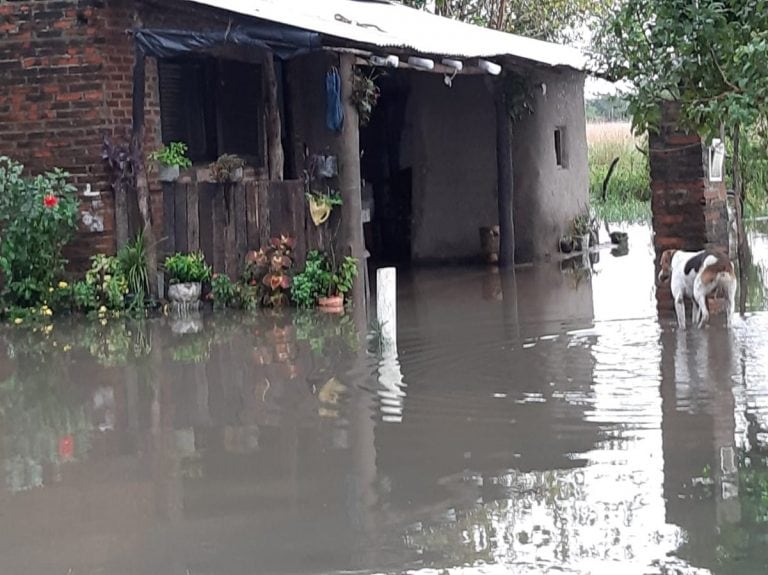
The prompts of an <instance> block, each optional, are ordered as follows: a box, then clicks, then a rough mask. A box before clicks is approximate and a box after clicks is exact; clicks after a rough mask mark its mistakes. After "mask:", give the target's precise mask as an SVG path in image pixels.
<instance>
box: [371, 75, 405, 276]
mask: <svg viewBox="0 0 768 575" xmlns="http://www.w3.org/2000/svg"><path fill="white" fill-rule="evenodd" d="M376 83H377V85H378V86H379V88H380V90H381V96H380V98H379V102H378V105H377V106H376V107H375V108H374V111H373V114H372V116H371V121H370V122H369V123H368V125H367V126H365V127H363V128H362V129H361V131H360V149H361V151H362V158H361V165H360V168H361V174H362V177H363V180H364V185H363V208H364V210H365V214H370V219H369V221H368V222H366V223H364V224H363V228H364V231H365V242H366V248H367V249H368V251H369V252H370V254H371V260H372V261H373V262H375V263H376V264H378V265H393V264H407V263H409V262H410V260H411V220H412V208H411V205H412V204H411V196H412V179H413V177H412V170H411V167H410V165H407V164H406V163H405V161H404V158H402V154H401V151H402V138H403V132H404V127H405V122H406V106H407V103H408V85H409V82H408V77H407V75H405V74H402V73H396V72H390V73H388V74H386V75H382V76H381V77H380V78H379V79H378V80H377V82H376ZM365 214H364V219H365Z"/></svg>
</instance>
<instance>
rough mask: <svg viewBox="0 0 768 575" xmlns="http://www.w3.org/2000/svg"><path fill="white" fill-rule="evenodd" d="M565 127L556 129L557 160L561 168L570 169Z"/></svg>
mask: <svg viewBox="0 0 768 575" xmlns="http://www.w3.org/2000/svg"><path fill="white" fill-rule="evenodd" d="M566 142H567V140H566V137H565V127H564V126H560V127H558V128H555V160H556V161H557V166H558V167H559V168H567V167H568V149H567V147H566Z"/></svg>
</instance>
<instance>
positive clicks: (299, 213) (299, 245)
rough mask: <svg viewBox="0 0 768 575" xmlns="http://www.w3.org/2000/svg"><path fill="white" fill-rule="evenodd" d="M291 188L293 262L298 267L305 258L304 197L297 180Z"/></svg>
mask: <svg viewBox="0 0 768 575" xmlns="http://www.w3.org/2000/svg"><path fill="white" fill-rule="evenodd" d="M298 184H299V185H298V186H296V185H294V186H293V189H292V190H291V216H292V220H293V230H294V231H293V237H294V240H295V245H294V249H293V260H294V264H295V265H296V267H298V268H303V267H304V262H305V261H306V258H307V235H306V214H307V209H306V199H305V198H304V186H303V185H301V182H298Z"/></svg>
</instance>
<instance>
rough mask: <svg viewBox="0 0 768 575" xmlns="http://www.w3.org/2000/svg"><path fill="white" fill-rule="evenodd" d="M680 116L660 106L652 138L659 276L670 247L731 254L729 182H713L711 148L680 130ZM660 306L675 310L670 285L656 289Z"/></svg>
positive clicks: (673, 106)
mask: <svg viewBox="0 0 768 575" xmlns="http://www.w3.org/2000/svg"><path fill="white" fill-rule="evenodd" d="M678 117H679V106H678V105H677V104H675V103H673V102H665V103H664V104H662V122H661V129H660V131H659V133H658V134H651V135H650V138H649V142H650V166H651V189H652V192H653V195H652V199H651V210H652V212H653V232H654V239H653V246H654V248H655V251H656V273H657V275H658V271H659V268H658V262H659V259H660V257H661V253H662V252H663V251H664V250H667V249H682V250H689V251H696V250H701V249H704V248H715V249H721V250H724V251H725V253H728V212H727V208H726V190H725V183H724V182H710V181H709V174H708V170H709V148H708V146H707V145H705V144H704V142H703V141H702V139H701V138H700V137H699V136H698V135H696V134H690V133H688V132H683V131H681V130H680V129H679V128H678V125H677V120H678ZM656 302H657V307H658V309H659V311H660V312H665V313H666V312H671V311H672V310H673V309H674V305H673V303H672V295H671V293H670V291H669V285H661V286H658V287H657V289H656Z"/></svg>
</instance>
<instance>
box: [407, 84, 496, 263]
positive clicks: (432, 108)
mask: <svg viewBox="0 0 768 575" xmlns="http://www.w3.org/2000/svg"><path fill="white" fill-rule="evenodd" d="M406 114H407V118H406V126H405V129H404V134H403V138H402V149H401V161H400V163H401V167H402V168H407V167H412V168H413V201H412V202H413V203H412V206H413V229H412V246H411V253H412V257H413V260H414V261H417V262H418V261H422V262H423V261H438V260H474V259H479V258H480V255H481V254H480V236H479V232H478V228H479V227H480V226H491V225H496V224H497V223H498V219H499V218H498V210H497V200H496V130H495V127H494V122H495V117H496V114H495V109H494V104H493V97H492V95H491V93H490V92H489V90H488V88H487V86H486V83H485V79H484V78H482V77H458V78H456V79H455V80H454V84H453V87H452V88H448V87H447V86H446V85H445V84H444V83H443V77H442V76H440V75H437V74H426V73H414V74H412V75H411V92H410V96H409V102H408V110H407V112H406Z"/></svg>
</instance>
